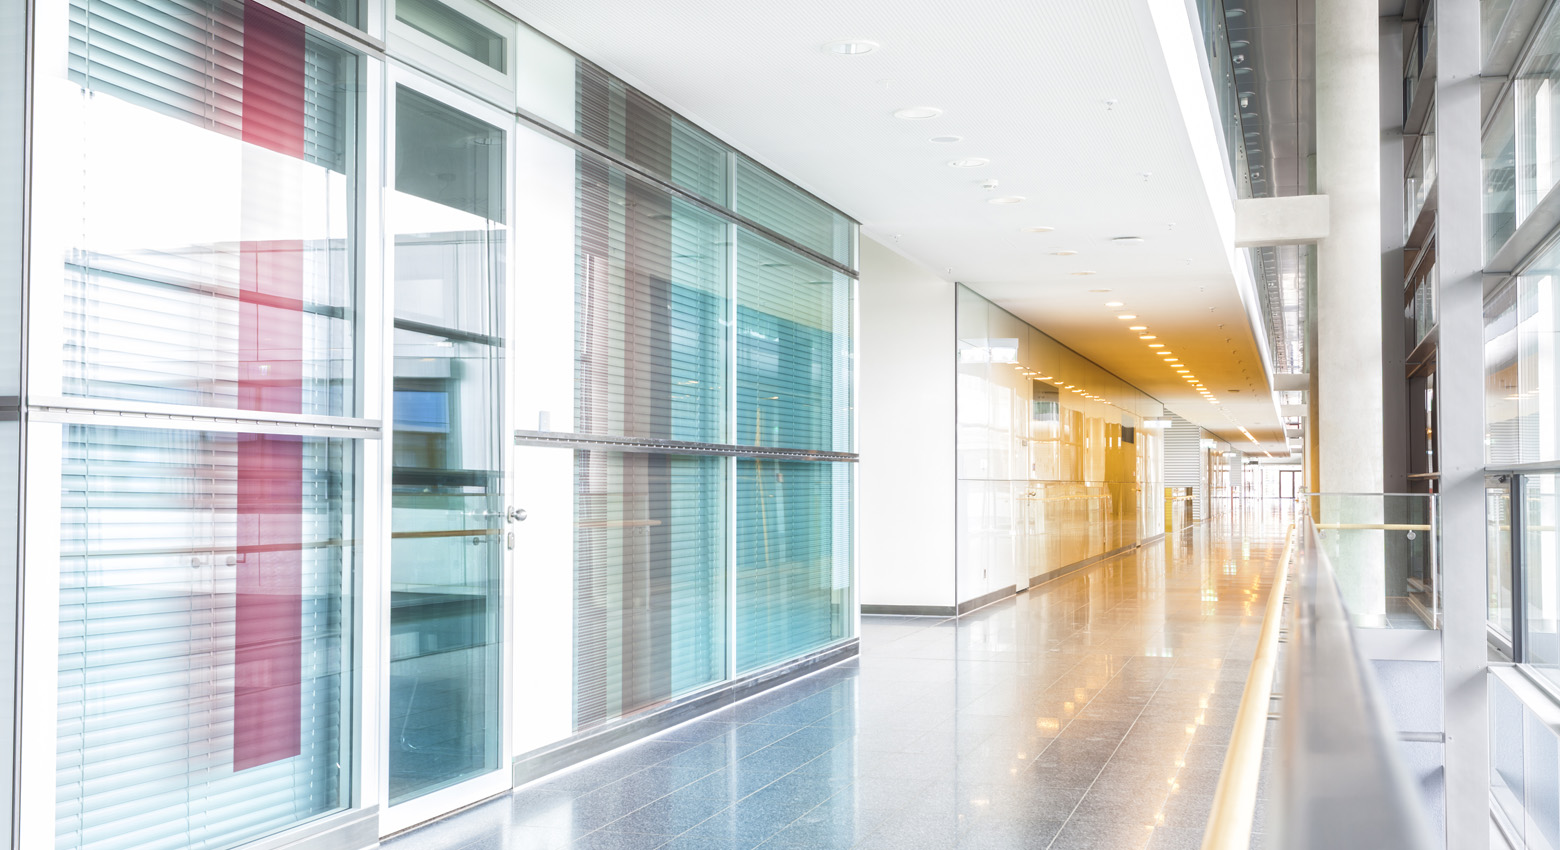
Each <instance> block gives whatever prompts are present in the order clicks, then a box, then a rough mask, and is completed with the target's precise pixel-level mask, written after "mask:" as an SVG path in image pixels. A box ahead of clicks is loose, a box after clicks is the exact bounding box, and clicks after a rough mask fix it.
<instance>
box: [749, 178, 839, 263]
mask: <svg viewBox="0 0 1560 850" xmlns="http://www.w3.org/2000/svg"><path fill="white" fill-rule="evenodd" d="M733 208H734V209H735V211H736V212H737V213H738V214H739V215H742V216H744V217H746V218H749V219H751V220H753V221H755V222H757V223H758V224H761V225H763V226H765V227H767V228H769V229H770V230H773V231H774V232H775V233H778V234H779V235H781V236H784V237H785V238H787V239H790V240H791V241H793V242H795V243H796V244H798V245H801V246H803V247H805V248H808V249H810V250H812V251H816V252H817V253H818V254H820V255H822V256H825V257H828V258H829V259H831V260H834V261H835V262H837V263H840V264H842V265H844V266H845V267H847V268H851V269H854V268H855V267H856V256H855V247H856V244H855V238H854V233H853V232H852V231H853V225H852V223H851V220H850V219H848V218H846V217H845V216H843V215H841V214H840V213H838V212H835V211H834V210H833V209H830V208H829V206H828V205H827V204H825V203H823V202H822V201H820V200H818V199H817V198H814V197H813V196H812V195H809V194H807V193H806V192H803V191H802V190H801V189H798V188H796V187H795V186H792V185H791V184H790V183H787V182H786V181H784V180H781V179H780V178H779V177H777V176H775V175H774V174H773V173H772V172H770V171H769V170H768V169H766V168H764V167H763V166H761V165H758V164H757V163H755V162H753V161H751V160H749V159H748V158H747V157H744V156H738V158H737V198H736V203H735V204H734V207H733Z"/></svg>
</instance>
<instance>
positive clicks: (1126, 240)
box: [1110, 236, 1143, 245]
mask: <svg viewBox="0 0 1560 850" xmlns="http://www.w3.org/2000/svg"><path fill="white" fill-rule="evenodd" d="M1110 241H1112V242H1115V243H1116V244H1117V245H1137V244H1140V243H1141V242H1142V241H1143V237H1141V236H1117V237H1116V238H1114V239H1112V240H1110Z"/></svg>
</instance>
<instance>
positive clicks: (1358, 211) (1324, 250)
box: [1313, 0, 1386, 620]
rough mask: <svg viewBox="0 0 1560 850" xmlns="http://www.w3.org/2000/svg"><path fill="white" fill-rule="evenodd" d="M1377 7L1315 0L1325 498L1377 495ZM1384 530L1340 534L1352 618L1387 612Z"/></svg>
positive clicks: (1356, 516) (1332, 506)
mask: <svg viewBox="0 0 1560 850" xmlns="http://www.w3.org/2000/svg"><path fill="white" fill-rule="evenodd" d="M1377 18H1378V9H1377V6H1376V4H1374V3H1362V2H1360V0H1316V184H1317V185H1316V189H1317V191H1318V192H1320V193H1322V194H1325V195H1327V196H1328V199H1329V213H1330V217H1331V223H1330V225H1331V226H1330V227H1329V231H1328V236H1327V238H1325V239H1322V240H1321V241H1319V242H1318V243H1317V246H1316V254H1317V293H1316V301H1317V311H1316V316H1315V319H1314V321H1315V323H1316V332H1317V346H1316V360H1317V363H1316V365H1317V369H1316V379H1317V394H1316V397H1315V400H1316V403H1317V404H1316V412H1317V414H1318V416H1317V426H1316V430H1317V447H1316V448H1317V459H1318V464H1317V466H1318V473H1319V475H1320V479H1321V481H1320V484H1321V492H1323V493H1381V492H1382V491H1383V489H1384V463H1383V451H1384V448H1385V446H1384V442H1385V441H1384V438H1383V428H1384V423H1385V420H1384V417H1383V413H1382V377H1381V344H1382V343H1381V147H1380V140H1381V124H1380V121H1381V94H1380V86H1381V79H1380V63H1379V60H1380V53H1381V45H1380V43H1379V41H1378V35H1379V32H1380V30H1379V27H1378V20H1377ZM1313 508H1318V509H1320V510H1321V511H1322V513H1320V514H1319V515H1318V519H1319V520H1324V519H1325V520H1330V521H1334V522H1338V521H1346V522H1351V523H1366V524H1371V523H1379V522H1380V521H1381V518H1382V512H1381V505H1380V502H1379V500H1371V499H1369V498H1360V497H1357V496H1356V497H1352V498H1348V497H1344V498H1334V499H1328V500H1324V504H1322V505H1315V504H1313ZM1380 535H1381V533H1380V532H1372V531H1360V532H1353V533H1351V534H1349V535H1346V536H1344V537H1343V538H1341V539H1340V540H1339V541H1338V542H1339V549H1338V550H1337V554H1336V556H1335V557H1334V561H1335V563H1334V564H1333V566H1334V568H1335V569H1336V571H1337V576H1338V584H1339V589H1340V590H1341V591H1342V593H1343V598H1344V601H1345V603H1346V604H1347V605H1348V607H1349V610H1350V612H1351V613H1353V614H1355V615H1356V616H1361V617H1367V618H1369V619H1370V620H1376V619H1383V618H1384V617H1385V614H1386V570H1385V564H1384V563H1383V549H1382V541H1381V537H1380Z"/></svg>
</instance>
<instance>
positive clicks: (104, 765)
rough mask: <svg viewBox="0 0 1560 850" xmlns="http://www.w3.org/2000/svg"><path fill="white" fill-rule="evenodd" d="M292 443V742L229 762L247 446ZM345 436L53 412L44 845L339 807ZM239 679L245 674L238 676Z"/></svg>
mask: <svg viewBox="0 0 1560 850" xmlns="http://www.w3.org/2000/svg"><path fill="white" fill-rule="evenodd" d="M256 443H261V444H263V443H272V444H285V445H288V446H290V447H291V448H292V450H294V451H297V452H299V453H300V454H301V457H302V467H303V477H302V482H301V483H302V488H303V489H302V495H303V500H302V502H301V506H300V507H298V508H297V509H295V510H296V513H292V514H283V513H273V514H270V515H269V516H270V519H269V521H270V522H273V523H274V522H278V521H280V522H285V523H292V524H295V527H296V528H297V529H298V531H297V536H296V542H293V543H289V544H285V546H287V547H288V548H292V549H293V553H294V554H295V556H296V557H297V558H298V559H300V560H301V565H302V570H301V577H302V594H301V596H302V608H301V613H300V614H299V616H301V625H302V632H301V634H302V642H301V645H298V646H293V647H291V648H290V651H293V652H297V653H299V657H300V658H301V675H300V677H299V678H300V681H301V687H300V688H299V690H298V692H299V693H300V694H301V697H300V702H299V704H298V705H297V709H296V710H297V712H298V715H297V719H298V721H299V730H298V754H297V755H295V756H293V757H291V758H285V759H279V760H276V761H272V762H270V763H267V764H262V765H258V766H254V767H250V768H248V769H238V768H237V767H235V764H234V748H235V738H236V736H237V735H240V734H242V730H241V729H237V728H235V727H236V724H237V723H238V722H239V721H238V720H237V719H236V718H235V697H234V694H235V690H236V689H238V688H241V687H243V686H244V685H245V683H243V682H240V681H237V680H236V678H235V676H236V670H237V668H236V666H235V652H236V651H238V648H237V646H236V644H235V631H234V629H235V618H236V614H237V612H236V609H235V600H236V598H237V595H238V594H239V593H240V591H241V584H240V581H241V578H240V574H241V567H240V565H241V564H242V563H243V562H244V561H245V560H248V559H255V558H260V557H264V556H265V554H266V553H267V551H275V550H276V549H277V548H278V547H276V546H272V547H266V546H263V545H261V546H255V545H245V543H244V541H245V540H246V539H252V537H250V536H248V535H246V532H245V531H244V529H243V527H242V524H241V522H242V521H243V518H242V516H241V514H240V512H239V505H238V501H239V498H240V497H239V495H238V492H237V488H236V482H237V480H238V476H239V471H238V467H239V464H240V462H241V461H240V458H241V450H242V448H243V447H244V446H245V445H246V444H256ZM351 456H352V447H351V444H350V442H349V441H346V440H332V439H319V438H305V437H276V436H269V437H268V436H262V435H257V434H231V433H212V432H200V431H164V430H151V429H135V428H109V427H88V426H68V427H67V428H66V429H65V438H64V446H63V459H62V480H61V493H62V495H61V499H62V506H61V524H60V538H61V539H60V547H61V551H60V608H59V628H60V644H59V692H58V711H59V725H58V731H57V736H58V753H59V756H58V774H57V777H56V782H57V789H58V792H57V793H58V797H57V799H58V801H59V802H58V808H57V813H56V842H55V846H56V847H57V848H82V850H86V848H91V849H92V850H119V848H125V850H132V848H133V850H148V848H169V850H173V848H179V850H183V848H219V847H226V846H229V845H232V844H235V843H239V842H241V841H246V840H251V839H254V838H257V837H260V836H262V835H265V834H267V833H270V832H274V831H277V830H280V829H283V828H286V827H288V826H291V825H293V824H295V823H297V822H298V821H300V820H303V819H306V818H309V817H312V816H314V815H318V814H321V813H324V812H327V811H329V810H332V809H336V808H340V807H341V806H343V805H344V804H345V802H346V800H345V797H344V791H345V784H344V783H345V781H346V776H347V774H346V769H347V767H348V765H350V760H349V759H348V757H347V755H346V753H345V752H344V751H343V740H344V737H343V736H344V729H343V727H342V717H343V711H344V710H346V709H347V708H348V706H347V687H348V683H347V681H346V676H347V672H348V666H349V662H348V655H347V652H348V646H349V641H348V639H347V637H346V636H347V635H348V634H350V628H351V619H350V608H349V607H348V606H346V605H345V604H344V595H343V588H344V586H345V575H346V567H347V564H349V563H350V560H351V557H352V556H351V554H350V550H349V548H348V547H349V545H350V544H349V543H348V542H347V541H348V540H350V538H351V534H350V526H351V516H352V508H351V505H350V502H349V497H348V493H349V492H350V490H351V487H350V483H349V482H350V480H351V476H352V467H351V460H350V458H351ZM250 684H252V683H250Z"/></svg>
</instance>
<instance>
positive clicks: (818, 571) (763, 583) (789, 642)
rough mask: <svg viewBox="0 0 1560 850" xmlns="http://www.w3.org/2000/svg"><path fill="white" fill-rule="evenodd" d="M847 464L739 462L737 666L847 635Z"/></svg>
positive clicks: (777, 657) (747, 667) (742, 668)
mask: <svg viewBox="0 0 1560 850" xmlns="http://www.w3.org/2000/svg"><path fill="white" fill-rule="evenodd" d="M851 473H852V469H851V466H850V464H843V463H811V462H806V461H772V460H746V459H744V460H739V461H737V520H736V521H737V529H736V531H737V552H736V575H737V587H736V591H737V609H736V624H735V628H736V632H737V634H736V637H737V641H736V643H737V670H738V672H743V671H747V670H752V669H755V668H758V667H762V666H764V665H766V664H772V663H774V662H777V661H783V660H785V659H787V658H794V657H796V656H798V655H800V654H802V653H805V652H807V651H809V650H812V649H816V648H818V647H821V646H824V645H826V644H829V643H832V642H833V641H836V640H840V639H842V638H845V637H847V636H849V634H850V629H851V628H852V625H851V622H850V620H851V617H850V612H851V610H852V609H851V585H850V565H851V562H852V559H851V536H850V528H851V520H850V504H851Z"/></svg>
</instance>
